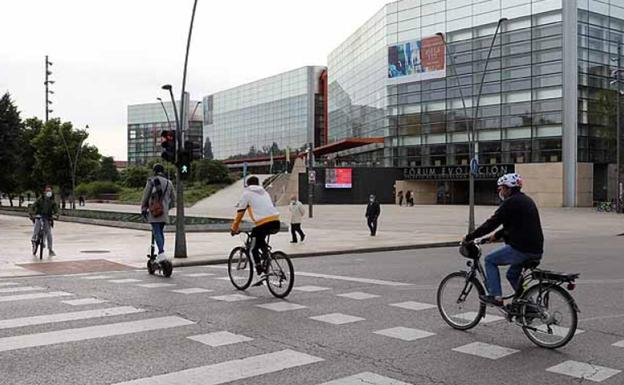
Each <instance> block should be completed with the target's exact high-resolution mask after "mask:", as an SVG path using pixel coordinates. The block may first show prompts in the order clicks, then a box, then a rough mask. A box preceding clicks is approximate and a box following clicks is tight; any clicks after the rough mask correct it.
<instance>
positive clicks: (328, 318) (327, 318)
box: [310, 313, 364, 325]
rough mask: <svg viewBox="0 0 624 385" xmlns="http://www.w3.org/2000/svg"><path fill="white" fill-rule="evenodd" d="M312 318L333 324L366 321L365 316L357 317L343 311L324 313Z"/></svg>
mask: <svg viewBox="0 0 624 385" xmlns="http://www.w3.org/2000/svg"><path fill="white" fill-rule="evenodd" d="M310 319H313V320H316V321H321V322H327V323H330V324H333V325H342V324H348V323H351V322H358V321H364V318H361V317H355V316H352V315H348V314H342V313H331V314H324V315H319V316H314V317H310Z"/></svg>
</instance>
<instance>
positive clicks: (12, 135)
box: [0, 92, 22, 206]
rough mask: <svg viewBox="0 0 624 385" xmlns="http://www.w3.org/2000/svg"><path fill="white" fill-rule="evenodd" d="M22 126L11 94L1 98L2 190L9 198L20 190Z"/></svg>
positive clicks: (0, 188) (0, 183) (11, 199)
mask: <svg viewBox="0 0 624 385" xmlns="http://www.w3.org/2000/svg"><path fill="white" fill-rule="evenodd" d="M21 126H22V120H21V119H20V116H19V112H18V111H17V107H16V106H15V104H14V103H13V101H12V100H11V96H10V95H9V93H8V92H7V93H5V94H4V96H2V98H0V190H2V192H3V193H5V194H7V195H8V196H9V201H10V204H11V206H13V194H15V193H16V192H17V190H18V189H19V181H18V179H17V174H16V169H17V166H18V165H19V160H20V159H19V139H20V131H21Z"/></svg>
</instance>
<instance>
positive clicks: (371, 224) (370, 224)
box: [367, 217, 377, 236]
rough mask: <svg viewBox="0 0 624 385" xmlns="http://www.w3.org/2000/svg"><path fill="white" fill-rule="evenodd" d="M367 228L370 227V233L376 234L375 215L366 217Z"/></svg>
mask: <svg viewBox="0 0 624 385" xmlns="http://www.w3.org/2000/svg"><path fill="white" fill-rule="evenodd" d="M367 219H368V221H367V222H368V228H369V229H370V232H371V235H373V236H374V235H375V234H377V217H368V218H367Z"/></svg>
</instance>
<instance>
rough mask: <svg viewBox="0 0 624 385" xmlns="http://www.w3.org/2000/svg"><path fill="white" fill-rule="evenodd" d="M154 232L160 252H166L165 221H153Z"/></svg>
mask: <svg viewBox="0 0 624 385" xmlns="http://www.w3.org/2000/svg"><path fill="white" fill-rule="evenodd" d="M150 224H151V225H152V234H154V240H155V241H156V246H158V254H161V253H164V252H165V222H152V223H150Z"/></svg>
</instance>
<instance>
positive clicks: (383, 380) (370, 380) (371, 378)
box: [320, 372, 412, 385]
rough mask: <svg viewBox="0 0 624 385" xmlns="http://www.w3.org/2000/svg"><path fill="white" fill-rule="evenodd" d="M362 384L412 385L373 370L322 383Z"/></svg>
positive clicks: (331, 384)
mask: <svg viewBox="0 0 624 385" xmlns="http://www.w3.org/2000/svg"><path fill="white" fill-rule="evenodd" d="M362 384H370V385H412V384H408V383H407V382H403V381H399V380H395V379H393V378H388V377H384V376H380V375H378V374H375V373H371V372H363V373H359V374H356V375H353V376H350V377H345V378H339V379H337V380H333V381H329V382H324V383H322V384H320V385H362Z"/></svg>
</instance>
